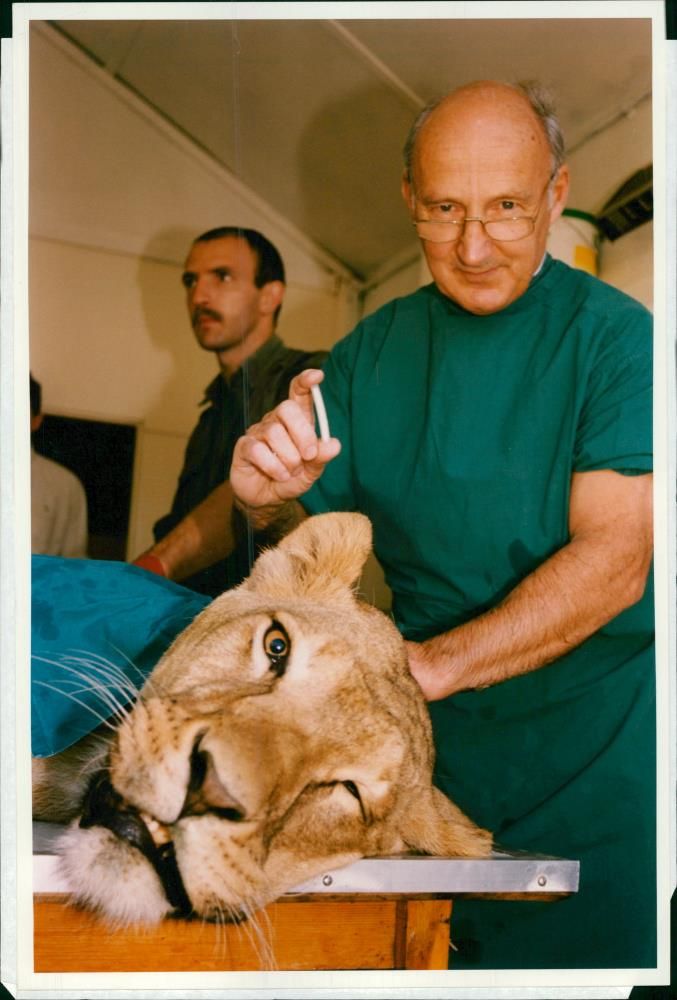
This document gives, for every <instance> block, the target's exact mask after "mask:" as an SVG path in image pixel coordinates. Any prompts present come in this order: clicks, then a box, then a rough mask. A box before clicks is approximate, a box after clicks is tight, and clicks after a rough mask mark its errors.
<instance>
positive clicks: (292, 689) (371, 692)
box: [38, 514, 491, 924]
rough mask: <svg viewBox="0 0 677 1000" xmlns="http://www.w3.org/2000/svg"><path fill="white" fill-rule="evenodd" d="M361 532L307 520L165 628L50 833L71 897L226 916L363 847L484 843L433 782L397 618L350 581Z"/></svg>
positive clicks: (352, 521) (446, 848)
mask: <svg viewBox="0 0 677 1000" xmlns="http://www.w3.org/2000/svg"><path fill="white" fill-rule="evenodd" d="M370 547H371V526H370V523H369V521H368V519H367V518H366V517H364V516H363V515H361V514H324V515H319V516H316V517H312V518H309V519H308V520H306V521H305V522H303V523H302V524H301V525H300V526H299V527H298V528H297V529H296V530H295V531H293V532H292V533H291V534H289V535H288V536H287V537H286V538H285V539H284V540H283V541H282V542H281V543H280V544H279V545H278V546H277V547H276V548H274V549H270V550H268V551H266V552H264V553H263V554H262V555H261V556H260V557H259V558H258V560H257V561H256V563H255V565H254V568H253V570H252V573H251V575H250V577H249V578H248V579H247V580H246V581H245V582H244V583H243V584H241V585H240V586H239V587H237V588H236V589H234V590H231V591H228V592H226V593H224V594H223V595H222V596H220V597H219V598H217V599H216V600H215V601H213V603H212V604H210V605H209V606H208V607H207V608H206V609H205V610H204V611H203V612H202V613H201V614H199V615H198V616H197V617H196V618H195V620H194V621H193V622H192V624H191V625H189V626H188V628H187V629H186V630H185V631H184V632H182V633H181V635H179V636H178V638H177V639H176V640H175V641H174V643H173V645H172V646H171V647H170V648H169V649H168V651H167V652H166V653H165V655H164V656H163V657H162V659H161V660H160V661H159V662H158V664H157V666H156V667H155V669H154V671H153V673H152V674H151V676H150V677H149V679H148V681H147V682H146V684H145V686H144V688H143V690H142V692H141V695H140V697H139V699H138V701H137V702H136V704H135V705H134V707H133V709H132V710H131V711H130V712H129V713H128V714H127V716H126V717H125V718H124V719H123V721H122V722H121V724H120V725H119V727H118V728H117V731H116V733H115V735H114V737H113V740H112V742H111V744H110V750H109V752H108V755H107V762H106V766H105V768H104V770H103V771H101V772H100V773H99V774H98V775H97V777H96V778H95V779H94V781H93V782H91V784H90V786H89V788H88V791H87V793H86V795H85V797H84V801H83V802H82V803H81V804H80V806H79V810H80V815H79V817H78V818H77V819H76V820H75V821H74V822H73V823H72V824H71V826H70V828H69V829H68V831H67V832H66V834H65V835H64V838H63V842H62V859H63V867H64V869H65V872H66V874H67V877H68V879H69V882H70V884H71V886H72V890H73V894H74V896H75V898H76V899H77V900H78V901H79V902H81V903H84V904H86V905H88V906H90V907H94V908H96V909H98V910H99V911H101V912H102V913H103V914H104V915H105V916H106V917H108V918H109V919H110V920H112V921H113V922H115V923H118V924H120V923H130V922H141V923H153V922H156V921H159V920H160V919H162V918H163V917H164V916H166V915H168V914H170V913H172V912H177V911H178V912H181V913H193V914H197V915H199V916H201V917H203V918H206V919H227V920H240V919H243V918H245V917H247V916H248V915H250V914H252V913H253V912H254V911H256V910H257V909H258V908H260V907H262V906H264V905H265V904H266V903H268V902H270V901H271V900H273V899H275V898H277V897H278V896H280V895H281V894H282V893H284V892H285V891H286V890H288V889H290V888H292V887H294V886H295V885H297V884H300V883H301V882H302V881H304V880H306V879H308V878H310V877H312V876H314V875H316V874H318V873H319V872H321V871H323V870H327V869H331V868H337V867H340V866H342V865H346V864H349V863H351V862H353V861H355V860H357V859H358V858H361V857H366V856H379V855H380V856H383V855H393V854H399V853H402V852H412V851H413V852H420V853H428V854H436V855H463V856H484V855H486V854H487V853H488V852H489V851H490V849H491V837H490V835H489V834H488V833H487V832H486V831H484V830H481V829H479V828H478V827H477V826H475V825H474V824H473V823H472V822H471V821H470V820H469V819H468V818H467V817H466V816H465V815H464V814H463V813H462V812H461V811H460V810H459V809H458V808H457V807H456V806H454V805H453V804H452V803H451V802H450V801H449V799H448V798H446V797H445V796H444V795H443V794H442V793H441V792H440V791H439V790H438V789H436V788H435V787H434V786H433V784H432V767H433V749H432V739H431V729H430V722H429V717H428V712H427V709H426V705H425V702H424V699H423V696H422V694H421V691H420V689H419V687H418V685H417V683H416V682H415V681H414V679H413V678H412V676H411V674H410V673H409V670H408V667H407V661H406V656H405V652H404V646H403V642H402V639H401V637H400V635H399V633H398V631H397V629H396V628H395V626H394V625H393V624H392V622H391V621H390V620H389V619H388V617H387V616H386V615H384V614H383V613H382V612H380V611H378V610H376V609H375V608H373V607H372V606H370V605H368V604H366V603H364V602H362V601H361V600H359V599H358V597H357V596H356V591H355V587H356V583H357V581H358V579H359V576H360V573H361V570H362V567H363V565H364V562H365V560H366V558H367V555H368V553H369V550H370ZM42 765H43V767H44V766H45V765H49V761H46V762H45V761H43V762H42ZM58 766H59V764H58V761H57V762H55V763H54V767H58ZM53 773H57V774H58V773H59V772H58V771H57V772H53ZM47 774H48V770H45V771H43V772H42V778H41V779H40V780H41V781H42V784H43V785H44V782H45V780H46V779H45V776H46V775H47ZM56 780H57V781H59V780H63V775H61V778H58V777H57V779H56ZM39 784H40V781H38V785H39ZM51 792H52V794H53V792H54V789H52V790H51ZM44 818H48V817H44Z"/></svg>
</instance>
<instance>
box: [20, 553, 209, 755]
mask: <svg viewBox="0 0 677 1000" xmlns="http://www.w3.org/2000/svg"><path fill="white" fill-rule="evenodd" d="M210 601H211V598H209V597H205V596H204V595H203V594H197V593H195V592H194V591H192V590H188V589H187V588H185V587H181V586H180V585H179V584H176V583H172V582H171V581H170V580H165V579H164V578H163V577H160V576H156V575H155V574H153V573H148V572H147V571H146V570H144V569H140V568H139V567H138V566H133V565H131V564H129V563H123V562H106V561H103V560H92V559H64V558H61V557H58V556H33V557H32V615H31V664H32V669H31V740H32V750H33V754H34V755H35V756H36V757H48V756H50V755H51V754H55V753H58V752H59V751H61V750H65V749H66V747H68V746H70V745H71V744H73V743H75V742H76V741H77V740H79V739H81V738H82V737H83V736H85V735H86V734H87V733H88V732H91V731H92V730H93V729H95V728H96V727H97V726H98V725H99V724H100V722H101V721H103V720H104V719H108V718H110V717H111V716H112V715H113V714H114V713H115V711H116V709H117V708H118V707H121V706H124V705H127V704H129V703H130V702H132V701H133V700H134V696H135V693H136V692H138V690H139V689H140V688H141V687H142V685H143V682H144V680H145V678H146V677H147V676H148V674H149V673H150V672H151V670H152V669H153V667H154V666H155V664H156V663H157V661H158V660H159V659H160V657H161V656H162V654H163V653H164V652H165V650H166V649H167V648H168V647H169V646H170V645H171V643H172V641H173V640H174V638H175V637H176V636H177V635H178V634H179V632H181V631H183V629H184V628H185V627H186V626H187V625H188V624H189V623H190V622H191V621H192V620H193V618H194V617H195V616H196V615H197V614H198V613H199V612H200V611H202V609H203V608H204V607H206V606H207V605H208V604H209V603H210Z"/></svg>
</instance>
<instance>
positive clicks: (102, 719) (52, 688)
mask: <svg viewBox="0 0 677 1000" xmlns="http://www.w3.org/2000/svg"><path fill="white" fill-rule="evenodd" d="M33 683H34V684H35V685H36V686H37V687H43V688H47V690H48V691H54V692H55V693H56V694H60V695H62V696H63V697H64V698H68V699H69V700H70V701H72V702H74V703H75V704H76V705H80V707H81V708H84V709H85V711H87V712H90V713H91V714H92V715H93V716H94V718H96V719H98V720H99V722H100V723H101V724H102V725H103V726H106V728H107V729H111V730H112V731H113V732H117V730H118V726H117V725H114V724H113V723H112V722H111V721H110V720H111V718H113V717H114V716H112V715H109V716H104V715H102V714H101V713H100V712H97V710H96V709H95V708H94V707H93V706H92V705H88V704H87V702H86V701H82V700H81V699H80V698H76V697H75V695H74V694H72V693H71V692H70V691H62V690H61V689H60V688H58V687H55V686H54V685H53V684H48V683H47V681H39V680H36V681H34V682H33Z"/></svg>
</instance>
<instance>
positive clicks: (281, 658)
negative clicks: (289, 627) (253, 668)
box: [263, 621, 291, 677]
mask: <svg viewBox="0 0 677 1000" xmlns="http://www.w3.org/2000/svg"><path fill="white" fill-rule="evenodd" d="M263 649H264V652H265V654H266V656H267V657H268V659H269V660H270V666H271V669H272V670H273V671H274V672H275V673H276V674H277V676H278V677H279V676H281V674H283V673H284V669H285V667H286V665H287V659H288V657H289V652H290V650H291V643H290V641H289V636H288V635H287V633H286V632H285V630H284V629H283V628H282V626H281V625H280V623H279V622H275V621H274V622H273V623H272V625H271V626H270V628H268V629H267V630H266V633H265V635H264V637H263Z"/></svg>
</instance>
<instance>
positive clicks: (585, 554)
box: [407, 539, 648, 701]
mask: <svg viewBox="0 0 677 1000" xmlns="http://www.w3.org/2000/svg"><path fill="white" fill-rule="evenodd" d="M647 570H648V564H647V562H646V560H645V559H644V560H643V559H641V558H637V559H631V560H628V561H627V562H626V563H625V564H624V566H621V565H619V563H618V561H616V560H614V559H612V558H610V557H609V555H608V552H607V551H606V550H605V546H604V544H603V543H600V544H597V545H596V544H595V543H594V542H591V541H590V540H589V539H585V540H580V541H577V540H574V541H572V542H570V543H569V544H568V545H565V546H564V547H563V548H562V549H560V550H559V551H558V552H556V553H555V554H554V555H553V556H552V557H551V558H550V559H548V560H546V562H544V563H543V564H542V565H541V566H539V567H538V569H536V570H535V571H534V572H533V573H531V574H530V575H529V576H527V577H526V578H525V579H524V580H523V581H522V582H521V583H520V584H519V585H518V586H517V587H516V588H515V589H514V590H513V591H511V593H510V594H509V595H508V596H507V597H506V598H505V600H504V601H502V602H501V603H500V604H499V605H497V606H496V607H495V608H492V609H491V610H490V611H488V612H486V613H485V614H483V615H480V616H479V617H477V618H475V619H473V620H472V621H470V622H467V623H466V624H464V625H461V626H459V627H458V628H456V629H453V630H451V631H450V632H446V633H444V634H442V635H439V636H435V637H434V638H432V639H429V640H427V641H426V642H423V643H407V649H408V654H409V659H410V666H411V670H412V673H413V674H414V676H415V677H416V679H417V680H418V681H419V683H420V684H421V687H422V688H423V691H424V693H425V695H426V697H427V698H428V700H429V701H435V700H437V699H439V698H444V697H447V696H449V695H452V694H456V693H457V692H459V691H464V690H469V689H473V688H482V687H489V686H491V685H493V684H498V683H500V682H501V681H504V680H507V679H508V678H510V677H516V676H518V675H520V674H523V673H527V672H528V671H530V670H534V669H536V668H538V667H541V666H544V665H545V664H548V663H551V662H552V661H553V660H556V659H558V658H559V657H560V656H564V655H565V654H566V653H568V652H570V650H572V649H573V648H575V647H576V646H578V645H580V643H582V642H583V641H584V640H585V639H587V638H588V637H589V636H591V635H592V634H593V633H594V632H596V631H597V630H598V629H599V628H601V627H602V626H603V625H605V624H606V623H607V622H609V621H610V620H611V619H612V618H614V617H615V616H616V615H617V614H619V613H620V612H621V611H622V610H624V608H625V607H628V606H629V605H630V604H633V603H635V602H636V601H637V600H639V599H640V597H641V595H642V593H643V591H644V586H645V583H646V574H647Z"/></svg>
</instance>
